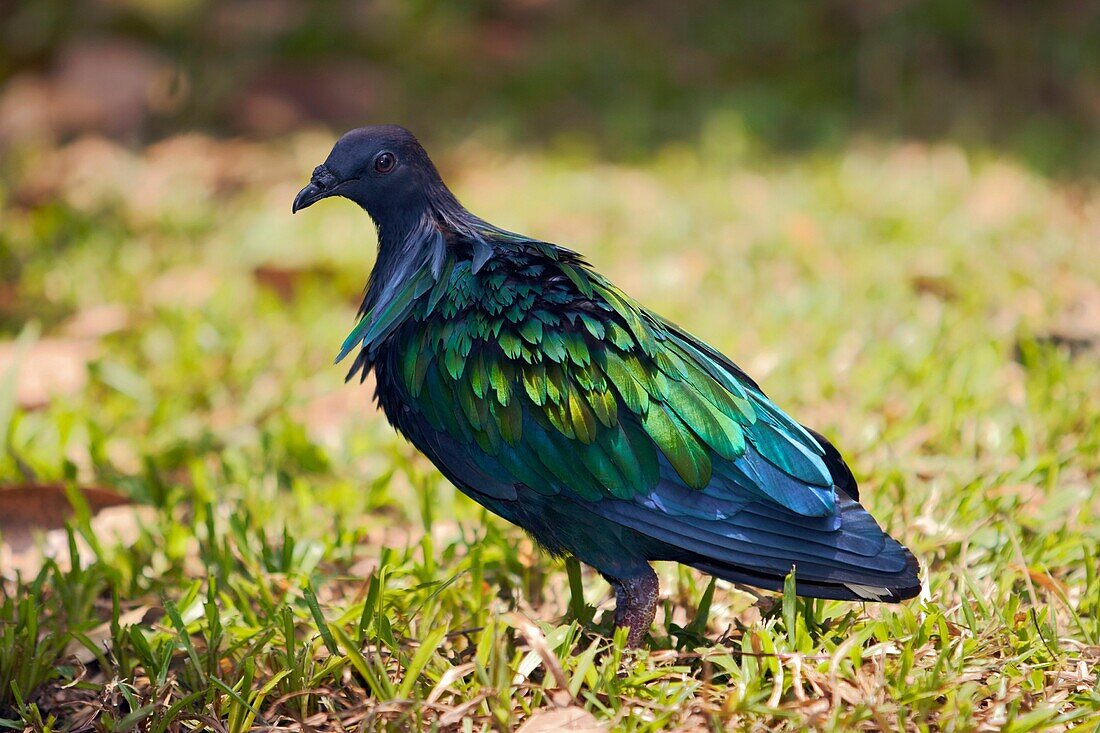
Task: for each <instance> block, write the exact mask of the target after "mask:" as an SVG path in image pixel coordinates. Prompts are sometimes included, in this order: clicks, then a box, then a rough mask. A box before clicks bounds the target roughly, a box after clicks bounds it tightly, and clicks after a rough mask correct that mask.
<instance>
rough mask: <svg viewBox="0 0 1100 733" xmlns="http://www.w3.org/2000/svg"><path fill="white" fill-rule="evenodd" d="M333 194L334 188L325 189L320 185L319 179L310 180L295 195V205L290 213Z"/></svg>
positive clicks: (294, 212)
mask: <svg viewBox="0 0 1100 733" xmlns="http://www.w3.org/2000/svg"><path fill="white" fill-rule="evenodd" d="M331 194H332V189H325V188H323V187H321V186H320V185H318V183H317V181H310V182H309V185H308V186H306V187H305V188H303V189H302V190H301V191H299V192H298V195H297V196H295V197H294V205H293V206H292V207H291V209H290V213H292V214H296V213H297V212H298V210H299V209H304V208H306V207H307V206H309V205H310V204H312V203H313V202H315V201H320V200H321V199H323V198H325V197H326V196H329V195H331Z"/></svg>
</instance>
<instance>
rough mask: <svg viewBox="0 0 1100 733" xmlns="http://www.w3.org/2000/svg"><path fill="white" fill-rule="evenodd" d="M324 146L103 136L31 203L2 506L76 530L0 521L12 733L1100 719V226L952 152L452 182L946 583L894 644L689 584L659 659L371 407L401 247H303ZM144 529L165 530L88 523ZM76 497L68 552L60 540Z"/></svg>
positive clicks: (676, 589)
mask: <svg viewBox="0 0 1100 733" xmlns="http://www.w3.org/2000/svg"><path fill="white" fill-rule="evenodd" d="M331 141H332V135H331V134H330V133H327V132H312V133H309V132H306V133H299V134H296V135H294V136H291V137H287V138H285V139H282V140H280V141H276V142H271V143H264V144H260V143H245V142H235V141H215V140H211V139H208V138H205V137H201V136H197V135H191V136H182V137H176V138H171V139H168V140H167V141H165V142H162V143H159V144H156V145H154V146H152V147H149V148H146V149H143V150H141V151H139V152H134V151H132V150H128V149H126V148H123V147H120V146H118V145H117V144H115V143H111V142H107V141H105V140H101V139H96V138H81V139H78V140H76V141H74V142H72V143H70V144H68V145H66V146H64V147H60V148H55V147H44V148H35V147H34V146H25V147H22V148H20V149H19V150H17V151H15V152H14V154H13V155H11V156H10V157H9V158H8V160H6V161H5V162H4V163H3V175H4V177H3V179H2V180H3V184H2V187H0V205H2V207H3V211H2V212H0V216H2V217H3V220H4V225H3V227H2V230H0V245H2V252H0V255H2V258H3V261H2V262H0V274H2V275H3V292H0V326H2V328H3V329H4V334H6V336H5V339H7V342H6V343H5V344H4V345H3V346H2V349H3V351H2V353H0V358H2V360H3V364H4V365H5V366H4V373H5V374H7V376H6V377H3V380H2V382H0V385H2V386H0V424H3V425H6V426H7V427H6V449H5V451H4V455H3V457H2V458H0V478H2V480H3V483H4V484H8V485H15V484H20V485H22V486H23V487H24V493H28V492H27V489H31V490H32V491H30V492H29V493H31V494H33V495H34V496H37V497H38V499H36V501H39V502H40V503H41V505H40V504H35V505H34V506H33V508H32V509H31V510H29V511H25V512H24V514H22V515H19V516H22V517H24V518H23V519H19V520H18V521H17V520H16V519H14V517H16V516H17V514H16V512H15V509H14V508H13V507H14V503H11V502H13V501H14V500H13V499H9V500H8V501H9V505H8V506H7V509H6V510H5V511H7V512H8V513H7V520H6V521H4V522H0V530H2V531H3V532H4V536H5V538H6V539H7V540H8V543H7V544H5V545H2V546H0V573H2V574H3V580H2V581H0V583H2V588H3V592H2V595H0V727H8V728H13V729H21V728H23V727H24V726H27V727H29V728H31V729H41V730H45V729H59V728H63V727H66V726H67V727H70V728H73V729H82V727H84V728H85V729H86V727H87V726H93V725H94V726H97V727H98V728H99V729H101V730H117V731H123V730H134V729H141V730H152V731H162V730H190V729H197V728H202V727H207V728H213V729H216V730H227V731H241V730H247V729H249V728H250V727H253V726H260V727H263V726H278V727H279V729H282V730H320V731H328V730H344V729H347V730H385V729H398V730H400V729H408V728H413V729H416V728H432V727H434V728H435V729H439V730H456V731H457V730H462V731H477V730H511V729H512V728H514V727H516V726H520V725H523V724H525V723H526V724H527V726H528V728H527V730H528V731H539V730H554V729H556V728H557V727H558V726H559V725H560V718H559V717H555V716H560V715H573V716H576V717H578V719H579V721H580V724H582V725H583V726H588V728H593V727H595V726H604V727H607V728H609V729H615V730H624V731H658V730H716V729H721V728H723V727H727V726H729V727H733V728H735V729H736V728H743V727H758V728H763V727H766V728H768V729H774V730H800V729H804V728H806V727H807V726H810V727H815V728H820V729H825V730H841V729H852V728H865V729H913V730H917V729H928V728H943V729H952V730H988V729H993V728H1003V729H1005V730H1011V731H1026V730H1039V729H1055V730H1056V729H1064V728H1068V727H1073V726H1083V727H1084V728H1083V729H1088V728H1089V726H1091V725H1095V724H1096V722H1097V721H1098V720H1100V686H1098V680H1097V677H1098V665H1100V618H1098V614H1100V576H1098V572H1097V565H1098V564H1097V557H1098V556H1100V521H1098V519H1100V517H1098V514H1100V492H1098V491H1097V485H1098V482H1100V421H1098V420H1097V418H1096V416H1097V414H1098V412H1100V368H1098V366H1100V251H1098V243H1100V191H1098V190H1097V189H1096V188H1095V187H1094V186H1089V185H1086V184H1080V183H1066V182H1060V181H1056V180H1051V179H1048V178H1044V177H1042V176H1040V175H1038V174H1035V173H1033V172H1031V171H1030V170H1029V169H1027V168H1026V167H1023V166H1022V165H1020V164H1017V163H1015V162H1013V161H1012V160H1011V159H1009V158H1005V157H999V156H996V155H994V154H992V153H989V152H985V151H981V150H962V149H960V148H957V147H953V146H948V145H942V146H938V145H931V146H930V145H927V144H918V143H904V142H891V143H878V142H875V141H873V140H863V141H860V140H856V141H854V142H851V143H850V144H848V145H846V146H844V147H843V148H840V149H837V150H833V151H829V152H820V153H813V154H808V155H802V156H799V157H783V156H781V155H776V154H754V153H753V152H752V150H751V149H749V148H748V147H746V146H745V145H744V144H743V141H742V140H740V139H739V138H738V136H737V131H736V130H728V131H723V130H722V129H714V130H711V131H710V132H708V133H707V134H706V135H704V136H703V137H702V138H701V140H700V142H699V143H698V144H697V145H696V144H692V145H682V146H679V145H677V146H667V147H665V148H663V149H661V150H660V151H659V152H658V153H655V154H654V156H653V157H652V159H650V160H643V161H639V162H636V163H631V164H622V165H612V164H608V163H601V162H600V161H598V160H596V159H594V158H591V157H590V156H589V155H588V154H586V153H584V152H578V151H576V150H572V149H562V150H549V151H542V152H538V153H529V152H528V153H524V152H522V151H519V150H503V151H502V150H490V149H489V148H488V147H487V146H486V145H484V144H479V143H477V142H474V141H472V142H469V143H467V144H465V145H462V146H459V147H456V148H454V149H452V150H448V151H439V152H440V155H439V156H438V157H439V159H440V163H441V166H442V168H443V170H444V174H445V177H446V178H447V179H448V180H449V181H450V182H451V183H452V185H453V188H455V190H456V192H457V193H458V194H459V196H460V198H461V199H462V200H463V201H464V202H465V203H466V204H467V205H468V206H469V207H470V208H472V209H473V210H474V211H476V212H477V213H479V214H481V215H483V216H485V217H486V218H488V219H490V220H491V221H493V222H495V223H497V224H499V225H501V226H504V227H506V228H508V229H512V230H518V231H522V232H525V233H529V234H533V235H537V236H539V237H542V238H544V239H548V240H551V241H555V242H558V243H560V244H563V245H565V246H568V247H570V248H572V249H576V250H579V251H580V252H582V253H583V254H584V255H585V256H586V257H587V258H588V259H589V260H590V261H591V262H592V263H593V264H594V265H595V266H596V267H597V268H598V269H599V270H601V271H602V272H604V273H606V274H607V275H609V276H610V277H611V278H612V279H613V280H614V281H616V282H617V283H618V284H619V285H620V286H621V287H623V288H624V289H625V290H626V291H627V292H628V293H630V294H631V295H633V296H635V297H636V298H638V299H639V300H641V301H642V302H644V303H646V304H647V305H649V306H650V307H652V308H654V309H655V310H657V311H659V312H661V313H662V314H664V315H666V316H668V317H669V318H671V319H672V320H674V321H676V322H678V323H680V324H681V325H683V326H685V327H686V328H687V329H688V330H690V331H691V332H693V333H695V334H696V335H698V336H700V337H703V338H704V339H706V340H708V341H709V342H711V343H712V344H714V345H715V346H717V347H719V348H720V349H721V350H722V351H724V352H725V353H727V354H728V355H730V356H731V357H732V358H733V359H734V360H735V361H737V362H738V363H739V364H741V365H742V366H743V367H744V368H745V369H746V370H747V371H748V372H749V373H750V374H752V375H753V376H754V377H755V378H756V379H757V380H758V381H759V382H760V383H761V384H762V385H763V386H764V388H765V389H766V390H767V392H768V393H769V394H770V395H771V396H772V397H773V399H775V401H777V402H778V403H779V404H780V405H782V406H784V407H785V408H787V409H788V411H790V412H791V413H792V414H793V415H795V416H796V417H797V418H798V419H800V420H801V421H802V422H804V423H806V424H809V425H811V426H814V427H815V428H817V429H818V430H820V431H821V432H823V433H824V434H826V435H828V436H830V437H831V438H832V439H833V440H834V442H835V443H836V444H837V445H838V446H840V447H841V449H842V451H843V452H844V453H845V455H846V456H847V458H848V459H849V461H850V463H851V465H852V466H853V469H854V471H855V474H856V476H857V477H858V478H859V480H860V484H861V489H862V495H863V497H864V503H865V504H866V505H867V506H868V507H869V508H870V509H871V511H872V512H873V513H874V515H875V516H876V517H877V518H878V520H879V521H880V522H881V523H882V524H883V525H884V526H885V527H886V528H887V529H888V530H889V531H890V532H891V533H892V534H893V535H894V536H896V537H898V538H899V539H901V540H902V541H904V542H905V543H906V544H907V545H908V546H909V547H910V548H912V550H913V551H914V553H915V554H916V555H917V557H919V558H920V560H921V564H922V567H923V572H924V577H925V580H926V589H925V591H924V592H923V593H922V594H921V596H920V597H919V598H917V599H914V600H912V601H910V602H907V603H904V604H900V605H891V606H875V605H859V604H851V603H840V602H820V601H819V602H809V603H808V602H805V601H801V600H796V599H794V598H793V597H782V596H775V595H768V594H764V597H763V598H762V599H757V598H756V597H755V596H753V595H751V594H749V593H747V592H745V591H744V589H739V588H735V587H732V586H730V585H728V584H726V583H717V584H716V585H709V584H708V579H707V578H705V577H703V576H700V575H699V574H697V573H695V572H693V571H689V570H685V569H683V568H679V567H676V566H673V565H661V566H659V567H658V571H659V574H660V576H661V579H662V589H663V595H662V603H661V607H660V610H659V611H658V616H657V622H656V624H655V625H654V627H653V630H652V634H651V636H650V638H649V640H648V641H647V643H646V646H645V648H644V649H643V650H641V651H624V650H623V649H622V645H621V642H622V637H621V636H619V637H617V638H614V639H612V638H610V637H609V636H608V634H609V620H610V613H609V609H610V601H611V593H610V590H609V588H608V586H607V585H606V584H605V583H604V582H603V581H602V580H601V579H600V578H599V577H598V576H595V575H593V574H590V573H588V572H587V571H583V572H581V571H578V570H577V568H575V567H572V568H570V567H566V565H565V564H563V563H561V562H558V561H555V560H553V559H551V558H548V557H547V556H546V555H544V554H542V553H541V552H540V551H539V550H538V549H537V548H536V547H535V546H533V544H532V543H531V541H530V540H529V539H528V538H527V537H526V536H525V535H524V534H523V532H522V531H520V530H519V529H517V528H515V527H513V526H511V525H508V524H507V523H505V522H503V521H501V520H498V519H496V518H494V517H492V516H489V515H487V514H486V513H485V512H484V511H482V510H481V509H480V508H479V507H477V506H476V505H475V504H473V503H472V502H470V501H468V500H467V499H465V498H464V497H462V496H461V495H460V494H458V493H457V492H456V491H455V489H454V488H453V487H451V486H450V485H449V484H448V483H447V482H446V481H444V480H443V479H442V478H441V477H440V476H439V475H438V473H436V472H435V470H434V469H433V468H432V467H431V465H430V464H428V463H427V462H426V461H425V459H423V458H422V457H421V456H419V455H417V454H416V452H415V451H413V450H412V449H411V448H410V447H409V446H408V445H407V444H405V443H404V442H403V441H401V440H400V439H398V438H397V437H395V436H394V435H393V434H392V432H391V430H390V429H389V427H388V426H387V425H386V424H385V421H384V420H383V419H382V418H381V416H380V415H379V414H378V413H377V412H376V411H375V409H374V406H373V404H372V401H371V394H372V385H371V384H369V383H368V384H366V385H359V384H351V385H344V384H343V382H342V376H343V371H342V369H341V368H340V367H336V366H333V364H332V359H333V357H334V356H335V354H336V351H337V350H338V347H339V345H340V343H341V341H342V339H343V336H344V335H345V334H346V333H347V332H348V331H349V329H350V328H351V326H352V325H353V321H354V313H355V308H356V305H357V302H358V297H359V296H360V293H361V289H362V286H363V284H364V283H365V280H366V275H367V272H368V271H369V267H370V264H371V262H372V260H373V256H374V247H375V244H374V235H373V230H372V227H371V225H370V223H369V221H368V219H367V217H366V215H365V214H364V213H362V212H361V211H359V210H357V209H356V208H355V207H354V206H353V205H351V204H350V203H347V202H343V201H338V200H333V201H325V202H323V203H322V204H320V205H318V206H315V207H314V208H312V209H310V210H309V212H308V213H307V214H300V215H298V216H293V217H292V216H291V215H290V203H291V201H292V199H293V197H294V194H295V192H296V191H297V189H298V188H299V187H300V186H301V185H303V184H304V183H305V182H306V180H307V179H308V175H309V172H310V171H311V170H312V169H313V166H314V165H316V164H317V163H318V162H319V161H321V160H322V159H323V158H324V155H325V153H326V152H327V149H328V146H329V145H330V144H331ZM13 365H14V367H15V371H18V372H19V375H18V377H16V376H15V371H13ZM91 487H101V488H104V489H108V490H110V492H112V493H110V494H102V495H101V494H99V493H96V492H94V491H86V492H83V493H82V491H81V490H82V489H90V488H91ZM51 491H52V493H51ZM115 494H117V495H121V496H122V497H125V498H126V499H129V500H132V501H133V502H134V504H132V505H124V506H121V507H119V506H115V507H112V508H109V509H104V510H103V511H101V512H99V513H98V514H95V510H96V509H98V508H99V507H100V506H102V505H104V504H105V503H107V504H110V503H117V501H118V497H117V496H115ZM10 496H11V497H14V496H15V494H10ZM51 496H52V497H53V499H52V501H53V502H54V504H55V505H51V499H50V498H49V497H51ZM65 496H69V497H71V498H72V499H73V500H74V501H76V503H77V504H78V505H81V504H82V503H83V504H86V506H80V507H79V509H78V511H77V512H76V514H75V515H74V516H73V518H72V519H71V520H70V526H71V527H72V530H71V534H66V532H65V530H63V529H61V530H57V529H55V530H53V531H52V532H50V533H49V534H47V535H46V536H45V537H42V536H41V534H40V533H39V532H38V531H37V527H38V526H42V527H45V526H48V525H49V524H50V523H51V522H52V523H53V524H54V525H56V524H57V523H58V521H59V520H57V519H56V518H53V517H52V516H50V515H51V513H52V514H60V513H61V512H60V511H59V510H58V506H61V507H62V508H63V507H64V506H65V503H66V499H65V498H64V497H65ZM43 497H46V498H43ZM112 497H114V498H112ZM24 509H25V507H24ZM93 514H94V516H93ZM18 532H23V533H27V532H29V533H30V536H33V537H37V538H38V541H39V542H40V543H45V545H46V547H47V548H48V549H49V551H50V552H52V553H54V554H55V555H56V556H57V559H56V560H55V561H51V562H46V563H45V564H43V562H42V560H41V558H40V556H39V554H38V552H37V550H34V549H33V548H32V549H27V547H26V545H27V544H28V543H27V542H25V541H24V542H20V543H16V542H14V541H13V540H12V538H13V537H15V536H16V535H17V533H18ZM74 554H75V555H76V556H77V559H76V561H75V562H73V561H72V556H73V555H74ZM571 587H572V588H574V589H576V590H577V591H578V592H576V593H571V592H570V588H571ZM581 591H582V592H583V597H582V596H581V594H580V592H581ZM582 710H583V711H585V712H583V713H582Z"/></svg>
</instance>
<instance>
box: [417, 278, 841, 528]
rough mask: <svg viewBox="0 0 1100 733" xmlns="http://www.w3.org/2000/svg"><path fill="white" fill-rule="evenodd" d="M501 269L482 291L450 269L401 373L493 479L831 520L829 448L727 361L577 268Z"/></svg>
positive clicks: (600, 495) (715, 509)
mask: <svg viewBox="0 0 1100 733" xmlns="http://www.w3.org/2000/svg"><path fill="white" fill-rule="evenodd" d="M506 265H507V263H496V262H494V261H492V260H490V262H489V265H487V267H486V272H484V273H482V274H481V275H480V276H479V277H478V278H472V277H469V276H468V274H467V273H465V272H462V271H461V268H463V267H468V263H459V264H458V265H456V267H457V268H459V271H456V272H452V273H448V275H449V276H451V278H450V280H449V282H450V283H451V285H450V286H449V288H450V290H448V292H447V293H445V294H444V295H442V296H441V298H440V300H439V301H438V302H436V303H435V304H434V305H429V304H428V301H429V300H430V298H426V299H424V303H425V304H424V305H423V306H421V308H420V310H419V311H417V312H415V313H414V317H413V318H412V319H410V321H409V324H408V326H407V327H408V329H409V335H408V339H409V347H407V348H406V349H405V350H404V353H403V355H402V357H401V363H400V365H397V367H396V368H397V370H398V371H400V374H401V379H402V381H403V384H404V387H405V390H406V392H407V394H408V400H409V403H410V404H411V405H412V406H414V407H415V409H417V410H418V411H419V413H420V414H421V415H422V416H423V417H424V419H425V420H426V421H427V422H428V423H429V424H430V425H431V426H432V428H433V429H434V430H437V431H441V432H443V433H445V434H446V435H448V436H449V437H450V438H452V439H455V440H457V441H458V442H459V444H461V445H467V446H469V448H470V449H471V451H473V452H474V453H479V454H481V455H482V456H483V457H482V458H476V459H471V460H477V461H479V462H480V464H481V465H482V467H483V469H484V471H485V472H488V473H495V472H497V471H499V470H500V469H503V470H504V471H506V472H507V474H509V475H510V476H512V477H514V479H515V481H516V482H521V483H523V484H525V485H527V486H529V487H530V488H532V489H534V490H536V491H539V492H542V493H547V494H556V493H559V492H562V491H565V492H571V493H572V494H575V495H577V496H578V497H579V498H580V499H582V500H587V501H599V500H601V499H604V498H618V499H630V500H635V499H641V500H643V501H650V502H651V503H652V502H656V503H657V504H661V505H662V506H664V507H665V508H666V509H667V510H668V511H670V512H676V511H691V512H703V513H704V514H707V515H713V516H715V517H717V516H723V515H732V514H734V513H736V512H737V511H739V510H740V508H741V507H743V506H744V505H746V504H748V503H752V502H764V503H771V504H775V505H777V506H779V507H782V508H784V509H786V510H788V511H790V512H793V513H794V514H796V515H801V516H807V517H828V516H833V515H834V514H835V513H836V492H835V490H834V486H833V481H832V478H831V476H830V472H829V470H828V468H827V467H826V465H825V463H824V461H823V456H824V451H823V449H822V446H821V445H820V444H819V443H818V442H817V441H816V440H815V439H814V438H813V437H812V436H811V435H810V434H809V433H807V432H806V431H805V430H804V429H803V428H802V427H801V426H799V425H798V423H796V422H795V421H793V420H792V419H791V418H789V417H788V416H787V415H786V414H785V413H783V412H782V411H781V410H780V409H779V408H778V407H776V406H775V405H774V404H773V403H772V402H771V401H769V400H768V399H767V397H765V396H764V394H763V393H762V392H761V391H760V390H759V388H758V387H757V386H756V385H755V384H754V383H753V382H752V381H751V380H750V379H748V378H747V377H746V376H745V375H744V374H743V372H741V371H740V370H739V369H737V368H736V367H735V366H733V365H732V363H730V362H729V361H728V360H727V359H725V357H722V356H721V355H720V354H718V352H716V351H715V350H713V349H712V348H710V347H708V346H706V345H705V344H703V343H702V342H700V341H699V340H697V339H695V338H693V337H691V336H690V335H688V334H686V333H685V332H684V331H682V330H680V329H679V328H677V327H675V326H672V325H671V324H669V323H667V322H665V321H663V320H661V319H660V318H659V317H657V316H655V315H653V314H651V313H649V312H648V311H646V310H645V309H643V308H642V307H641V306H639V305H638V304H637V303H635V302H633V301H632V300H630V299H629V298H628V297H627V296H625V295H624V294H623V293H621V292H620V291H619V290H617V289H616V288H615V287H614V286H612V285H611V284H610V283H608V282H607V281H606V280H604V279H603V278H602V277H600V276H599V275H597V274H595V273H593V272H592V271H590V270H588V269H587V268H586V267H585V266H584V265H583V263H581V262H580V261H579V260H577V259H575V258H569V257H564V256H560V257H559V259H556V260H552V261H548V262H547V263H545V264H544V265H540V268H544V269H540V270H539V272H537V273H535V274H536V275H538V277H537V278H532V279H530V280H529V281H528V280H524V281H522V282H518V283H517V282H513V281H511V280H510V278H511V277H512V275H511V273H510V272H509V270H508V268H507V266H506ZM495 267H498V269H497V270H494V268H495ZM475 291H476V292H475ZM433 316H434V317H433ZM475 447H476V448H477V449H480V450H476V451H475V450H474V449H475ZM663 466H664V467H666V468H665V469H664V470H662V467H663ZM668 468H671V471H670V470H668ZM662 487H665V489H664V490H662ZM684 490H687V493H684ZM686 499H690V501H689V502H688V504H690V506H686V505H685V506H680V507H679V508H677V502H679V503H680V504H683V502H684V501H685V500H686Z"/></svg>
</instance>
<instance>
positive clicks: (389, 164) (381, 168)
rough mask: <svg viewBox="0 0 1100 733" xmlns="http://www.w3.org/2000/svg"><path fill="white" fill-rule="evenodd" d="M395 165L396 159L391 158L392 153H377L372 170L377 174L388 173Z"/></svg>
mask: <svg viewBox="0 0 1100 733" xmlns="http://www.w3.org/2000/svg"><path fill="white" fill-rule="evenodd" d="M395 165H397V158H395V157H393V153H379V154H378V157H377V158H375V159H374V169H375V170H376V171H378V172H379V173H389V172H390V171H392V170H393V167H394V166H395Z"/></svg>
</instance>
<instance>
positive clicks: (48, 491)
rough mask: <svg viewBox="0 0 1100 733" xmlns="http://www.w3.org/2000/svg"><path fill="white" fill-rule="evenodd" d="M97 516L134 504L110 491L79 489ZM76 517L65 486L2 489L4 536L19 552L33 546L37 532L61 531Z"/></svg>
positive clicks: (0, 508)
mask: <svg viewBox="0 0 1100 733" xmlns="http://www.w3.org/2000/svg"><path fill="white" fill-rule="evenodd" d="M78 490H79V491H80V493H81V494H82V495H83V496H84V501H86V502H88V507H89V508H90V509H91V510H92V513H93V514H96V513H98V512H99V511H101V510H103V509H106V508H107V507H113V506H121V505H124V504H129V503H130V500H129V499H127V498H126V497H124V496H121V495H119V494H116V493H115V492H113V491H111V490H110V489H103V488H97V487H94V486H89V487H84V488H81V489H78ZM72 514H73V507H72V504H70V503H69V497H68V496H67V495H66V494H65V487H64V486H62V485H61V484H20V485H18V486H7V487H4V488H0V535H2V537H3V542H4V543H5V544H7V545H9V546H11V547H12V548H14V549H16V550H21V549H24V548H26V547H29V546H30V545H31V544H33V541H34V538H33V532H34V530H50V529H60V528H61V527H64V526H65V520H67V519H68V518H69V517H71V516H72Z"/></svg>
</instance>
